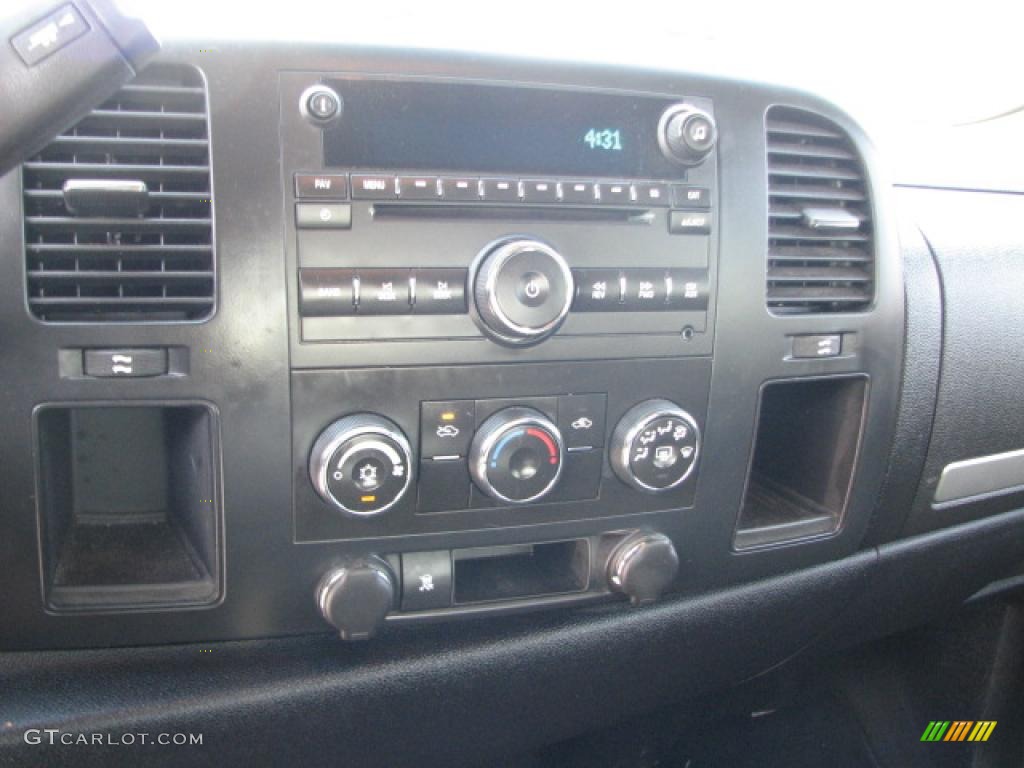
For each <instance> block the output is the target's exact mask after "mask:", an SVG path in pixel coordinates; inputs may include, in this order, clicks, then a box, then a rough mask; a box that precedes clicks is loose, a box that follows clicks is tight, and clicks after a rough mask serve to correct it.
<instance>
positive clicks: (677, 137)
mask: <svg viewBox="0 0 1024 768" xmlns="http://www.w3.org/2000/svg"><path fill="white" fill-rule="evenodd" d="M717 139H718V128H717V126H716V125H715V119H714V118H713V117H711V115H709V114H708V113H707V112H705V111H704V110H702V109H697V107H695V106H693V105H692V104H676V105H675V106H673V107H669V108H668V109H666V110H665V112H664V114H663V115H662V116H661V120H660V121H659V122H658V145H659V146H660V147H661V151H662V153H663V154H664V155H665V157H667V158H668V159H669V160H674V161H675V162H677V163H680V164H682V165H698V164H699V163H700V162H701V161H702V160H703V159H704V158H705V157H707V156H708V154H709V153H710V152H711V150H712V149H713V148H714V146H715V141H716V140H717Z"/></svg>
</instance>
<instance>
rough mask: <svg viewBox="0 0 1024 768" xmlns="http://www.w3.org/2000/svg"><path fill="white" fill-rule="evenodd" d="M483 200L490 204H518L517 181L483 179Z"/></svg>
mask: <svg viewBox="0 0 1024 768" xmlns="http://www.w3.org/2000/svg"><path fill="white" fill-rule="evenodd" d="M483 190H484V200H487V201H491V202H509V201H511V202H518V201H519V181H518V179H484V180H483Z"/></svg>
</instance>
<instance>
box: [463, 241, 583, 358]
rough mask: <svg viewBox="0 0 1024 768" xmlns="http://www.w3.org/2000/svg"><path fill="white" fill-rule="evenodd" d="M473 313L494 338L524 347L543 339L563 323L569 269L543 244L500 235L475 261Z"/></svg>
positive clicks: (569, 301)
mask: <svg viewBox="0 0 1024 768" xmlns="http://www.w3.org/2000/svg"><path fill="white" fill-rule="evenodd" d="M471 284H472V286H473V310H474V311H473V316H474V319H475V320H476V321H477V325H479V326H480V328H481V329H482V330H483V331H484V332H485V333H487V334H488V335H489V336H491V337H492V338H494V339H496V340H497V341H500V342H503V343H505V344H512V345H517V346H522V345H526V344H536V343H537V342H539V341H543V340H544V339H546V338H547V337H548V336H550V335H551V334H552V333H554V332H555V331H556V330H558V326H559V325H561V324H562V321H563V320H564V319H565V316H566V315H567V314H568V313H569V307H570V305H571V304H572V299H573V292H574V288H573V279H572V270H571V269H569V265H568V264H567V263H566V261H565V259H564V258H562V255H561V254H560V253H558V251H556V250H555V249H554V248H552V247H551V246H550V245H548V244H547V243H542V242H540V241H539V240H533V239H529V238H511V239H507V240H500V241H498V242H497V243H493V244H491V245H490V246H488V247H487V248H485V249H484V250H483V251H482V252H481V253H480V255H479V256H477V260H476V262H475V263H474V266H473V269H472V278H471Z"/></svg>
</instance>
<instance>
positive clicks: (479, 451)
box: [469, 407, 565, 505]
mask: <svg viewBox="0 0 1024 768" xmlns="http://www.w3.org/2000/svg"><path fill="white" fill-rule="evenodd" d="M526 426H533V427H537V428H538V429H542V430H544V431H545V432H547V433H548V434H550V435H551V437H552V439H553V440H554V443H555V447H556V448H557V449H558V470H557V471H556V472H555V476H554V477H553V478H551V480H550V482H548V484H547V485H545V486H544V488H542V489H541V490H540V491H539V492H537V493H535V494H534V495H533V496H530V497H529V498H526V499H512V498H509V497H508V496H505V495H504V494H503V493H501V492H500V491H499V490H498V489H497V488H495V487H494V485H493V484H492V483H491V481H490V479H489V478H488V477H487V463H488V461H490V456H491V451H492V450H493V449H494V446H495V443H497V442H498V440H500V439H501V438H502V437H504V436H505V435H507V434H508V433H509V432H510V431H511V430H513V429H518V428H520V427H526ZM564 466H565V443H564V442H563V440H562V433H561V432H560V431H559V429H558V427H557V426H555V424H554V423H553V422H552V421H551V420H550V419H549V418H548V417H547V416H545V415H544V414H542V413H541V412H540V411H536V410H534V409H533V408H524V407H512V408H505V409H504V410H501V411H498V412H497V413H494V414H491V415H490V416H489V417H488V418H487V420H486V421H484V423H483V424H482V425H481V427H480V429H479V430H477V433H476V435H474V436H473V443H472V445H471V446H470V449H469V471H470V474H471V475H472V476H473V481H474V482H475V483H476V484H477V486H479V488H480V490H482V491H483V492H484V493H486V494H487V495H488V496H490V497H491V498H492V499H497V500H498V501H503V502H505V503H506V504H516V505H518V504H529V503H530V502H532V501H537V500H538V499H542V498H543V497H544V496H546V495H548V494H549V493H550V492H551V491H552V489H554V487H555V486H556V485H557V484H558V481H559V480H560V479H561V477H562V468H563V467H564Z"/></svg>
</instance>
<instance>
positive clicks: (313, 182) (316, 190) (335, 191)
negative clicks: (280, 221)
mask: <svg viewBox="0 0 1024 768" xmlns="http://www.w3.org/2000/svg"><path fill="white" fill-rule="evenodd" d="M295 196H296V197H327V198H332V199H334V200H345V199H346V198H348V176H346V175H345V174H344V173H296V174H295Z"/></svg>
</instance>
